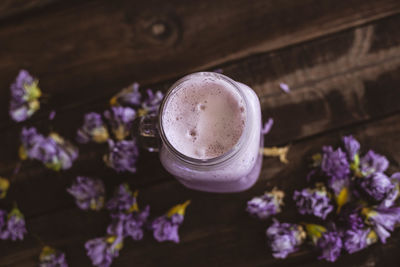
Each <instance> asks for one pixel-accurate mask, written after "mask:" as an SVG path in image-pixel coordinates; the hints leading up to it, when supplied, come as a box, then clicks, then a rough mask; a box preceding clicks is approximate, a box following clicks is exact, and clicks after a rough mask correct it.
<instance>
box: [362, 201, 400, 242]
mask: <svg viewBox="0 0 400 267" xmlns="http://www.w3.org/2000/svg"><path fill="white" fill-rule="evenodd" d="M362 214H363V215H364V216H365V219H366V222H367V223H368V224H370V225H371V226H372V227H373V228H374V231H375V232H376V234H377V235H378V236H379V239H380V240H381V242H382V243H386V239H387V238H388V237H389V236H390V232H391V231H393V230H394V227H395V225H396V224H398V223H400V207H391V208H381V207H378V208H374V209H373V208H363V210H362Z"/></svg>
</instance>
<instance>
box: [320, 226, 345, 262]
mask: <svg viewBox="0 0 400 267" xmlns="http://www.w3.org/2000/svg"><path fill="white" fill-rule="evenodd" d="M316 245H317V248H318V249H319V250H320V251H321V255H320V256H319V257H318V259H325V260H327V261H330V262H334V261H336V259H337V258H338V257H339V256H340V253H341V251H342V247H343V243H342V239H341V237H340V234H339V233H338V232H336V231H329V232H325V233H323V234H322V236H321V238H319V239H318V241H317V244H316Z"/></svg>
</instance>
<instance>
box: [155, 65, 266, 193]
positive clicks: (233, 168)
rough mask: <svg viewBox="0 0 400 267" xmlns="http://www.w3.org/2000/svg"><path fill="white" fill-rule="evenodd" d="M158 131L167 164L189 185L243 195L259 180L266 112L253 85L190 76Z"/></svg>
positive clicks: (174, 92) (168, 103)
mask: <svg viewBox="0 0 400 267" xmlns="http://www.w3.org/2000/svg"><path fill="white" fill-rule="evenodd" d="M158 130H159V133H160V136H161V140H162V145H161V148H160V159H161V162H162V164H163V166H164V167H165V168H166V170H167V171H168V172H169V173H171V174H172V175H174V176H175V177H176V178H177V179H178V181H180V182H181V183H182V184H183V185H185V186H187V187H189V188H192V189H196V190H202V191H208V192H238V191H243V190H246V189H248V188H249V187H251V186H252V185H253V184H254V183H255V182H256V181H257V179H258V176H259V174H260V170H261V163H262V154H261V151H260V147H262V146H263V138H262V135H261V110H260V102H259V99H258V97H257V95H256V94H255V93H254V91H253V90H252V89H251V88H249V87H248V86H246V85H244V84H242V83H239V82H236V81H233V80H232V79H230V78H228V77H226V76H224V75H222V74H218V73H212V72H199V73H194V74H191V75H188V76H185V77H183V78H182V79H180V80H179V81H177V82H176V83H175V84H174V85H173V86H172V87H171V88H170V90H169V91H168V93H167V95H166V97H165V99H164V101H163V103H162V105H161V107H160V111H159V117H158Z"/></svg>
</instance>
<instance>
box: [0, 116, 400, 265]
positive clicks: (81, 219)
mask: <svg viewBox="0 0 400 267" xmlns="http://www.w3.org/2000/svg"><path fill="white" fill-rule="evenodd" d="M399 122H400V114H396V115H392V116H389V117H387V118H385V119H382V120H377V121H373V122H370V123H365V124H362V125H359V126H355V127H349V128H347V129H345V130H338V131H333V132H330V133H327V134H323V135H320V136H319V137H316V138H312V139H307V140H303V141H299V142H296V143H294V144H293V145H292V147H291V152H290V155H289V160H290V164H289V165H282V164H281V163H279V162H278V161H277V160H275V159H266V160H265V162H264V164H263V171H262V175H261V177H260V180H259V181H258V182H257V184H256V186H255V187H253V188H252V189H251V190H249V191H246V192H243V193H240V194H211V193H203V192H197V191H192V190H189V189H186V188H184V187H183V186H181V185H180V184H179V183H178V182H177V181H175V180H171V181H167V182H164V183H159V184H156V185H153V186H150V187H148V188H146V189H143V190H141V192H140V197H139V201H140V202H139V203H140V204H142V205H144V204H150V205H151V207H152V215H153V216H155V215H156V214H161V213H163V212H164V211H165V210H167V209H168V208H169V207H170V206H171V205H173V204H174V203H178V202H180V201H183V200H186V199H191V200H192V204H191V206H190V207H189V208H188V211H187V216H186V220H185V222H184V224H183V226H182V227H181V230H180V235H181V239H182V240H181V243H180V244H178V245H176V244H168V243H162V244H158V243H156V241H154V240H153V239H152V237H151V234H150V233H147V234H146V236H145V239H144V240H143V241H141V242H131V241H128V242H126V244H125V248H124V249H123V251H122V252H121V255H120V257H119V258H118V259H116V261H115V265H114V266H130V265H131V264H132V263H135V264H137V265H139V266H160V265H162V266H228V265H234V266H261V265H262V266H268V265H273V266H325V265H326V263H325V262H316V261H315V260H314V259H315V256H316V255H315V254H314V253H313V252H311V251H310V250H309V249H304V250H301V251H299V252H298V253H295V254H294V255H293V256H291V257H289V259H287V260H285V261H282V260H276V259H273V258H272V256H271V254H270V252H269V251H268V249H267V248H266V244H265V237H264V231H265V228H266V227H267V225H268V224H269V222H268V221H267V222H261V221H259V220H257V219H254V218H251V217H249V216H248V215H247V214H246V213H245V211H244V208H245V203H246V201H247V200H248V199H250V198H251V196H254V195H257V194H261V193H262V192H263V191H264V190H265V189H266V188H267V187H271V186H278V187H280V188H284V189H285V191H286V192H287V194H288V195H287V197H286V199H285V203H286V206H285V209H284V212H283V213H282V214H280V215H278V218H279V219H280V220H287V221H297V220H300V219H302V220H304V217H303V218H300V217H299V216H298V215H296V213H295V210H294V208H293V205H292V202H291V198H290V196H291V193H292V192H293V190H294V189H296V188H302V187H304V186H305V176H306V174H307V172H308V168H307V166H306V165H307V158H309V157H310V156H311V155H312V154H313V153H316V152H318V151H319V150H320V149H321V147H322V146H323V145H325V144H332V145H337V144H339V140H340V137H341V136H342V135H344V134H349V133H351V134H353V135H354V136H355V137H356V138H357V139H358V140H359V141H360V142H361V143H362V144H363V152H365V151H366V150H367V149H369V148H370V149H374V150H376V151H377V152H379V153H382V154H385V155H388V156H389V159H390V163H391V169H390V171H389V172H393V171H395V170H398V168H399V165H400V140H399V138H398V136H399V134H400V124H399ZM66 221H67V222H68V223H66ZM108 222H109V219H108V215H107V214H106V213H104V212H101V213H94V212H89V213H88V212H83V211H80V210H78V209H76V208H75V209H67V210H62V211H57V212H54V213H52V214H45V215H42V216H38V217H35V218H31V219H30V220H29V229H30V231H31V232H34V233H35V234H37V235H39V236H40V237H41V238H42V239H43V241H44V242H46V243H49V244H51V245H54V246H57V247H59V248H62V249H63V250H65V251H66V252H67V255H68V260H69V262H70V264H71V265H72V266H82V265H83V266H88V265H89V260H88V258H87V257H86V256H85V254H84V250H83V244H84V242H85V241H86V240H87V239H90V238H94V237H97V236H101V235H103V234H104V231H105V228H106V225H107V223H108ZM399 234H400V233H399V232H396V233H395V234H394V237H393V238H391V239H389V240H388V243H387V244H386V245H374V246H372V247H371V248H368V249H367V250H365V251H363V252H361V253H357V254H355V255H347V256H343V257H342V258H341V259H340V260H339V261H338V262H337V263H335V264H333V265H332V266H343V265H345V266H363V265H364V264H366V265H367V266H368V264H370V263H371V261H372V262H374V265H372V266H383V265H382V264H385V265H384V266H397V265H395V264H396V261H398V260H400V257H399V255H398V254H397V255H391V258H392V260H391V261H387V259H386V256H385V255H387V254H386V253H390V252H388V251H396V248H397V249H398V245H399V244H400V243H399V242H400V235H399ZM1 250H2V252H3V256H2V257H1V260H0V266H34V264H35V262H36V260H37V255H38V253H39V250H40V246H39V245H38V243H37V242H36V241H35V240H34V239H32V238H28V239H27V241H25V242H15V243H8V244H7V246H3V247H2V248H1ZM383 251H385V252H386V253H383ZM79 264H82V265H79Z"/></svg>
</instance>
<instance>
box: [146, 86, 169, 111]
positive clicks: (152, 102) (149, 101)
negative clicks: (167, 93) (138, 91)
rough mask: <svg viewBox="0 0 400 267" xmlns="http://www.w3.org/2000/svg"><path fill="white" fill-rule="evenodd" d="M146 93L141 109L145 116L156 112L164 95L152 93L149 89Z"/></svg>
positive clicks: (158, 92) (159, 92)
mask: <svg viewBox="0 0 400 267" xmlns="http://www.w3.org/2000/svg"><path fill="white" fill-rule="evenodd" d="M146 93H147V98H146V99H145V100H144V101H143V103H142V109H143V110H144V111H145V112H144V113H145V114H147V113H155V112H157V111H158V108H159V107H160V104H161V102H162V100H163V98H164V94H163V93H162V92H161V91H157V92H156V93H153V91H152V90H150V89H147V90H146ZM142 113H143V112H142Z"/></svg>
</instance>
